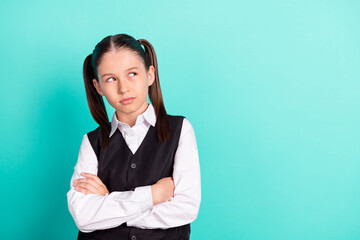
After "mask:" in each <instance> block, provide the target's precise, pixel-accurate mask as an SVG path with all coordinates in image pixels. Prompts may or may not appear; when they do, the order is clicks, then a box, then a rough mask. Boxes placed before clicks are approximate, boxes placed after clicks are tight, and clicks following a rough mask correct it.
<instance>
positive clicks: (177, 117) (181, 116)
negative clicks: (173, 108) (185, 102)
mask: <svg viewBox="0 0 360 240" xmlns="http://www.w3.org/2000/svg"><path fill="white" fill-rule="evenodd" d="M168 117H169V119H170V120H178V121H179V120H183V119H184V118H186V117H185V116H183V115H171V114H168Z"/></svg>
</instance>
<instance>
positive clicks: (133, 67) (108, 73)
mask: <svg viewBox="0 0 360 240" xmlns="http://www.w3.org/2000/svg"><path fill="white" fill-rule="evenodd" d="M135 68H138V67H131V68H128V69H126V70H125V71H129V70H131V69H135ZM106 75H113V74H112V73H104V74H103V75H102V76H101V77H102V78H103V77H105V76H106Z"/></svg>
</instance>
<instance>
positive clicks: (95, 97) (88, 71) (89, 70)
mask: <svg viewBox="0 0 360 240" xmlns="http://www.w3.org/2000/svg"><path fill="white" fill-rule="evenodd" d="M83 77H84V84H85V91H86V98H87V102H88V106H89V109H90V113H91V115H92V117H93V118H94V120H95V121H96V122H97V123H98V124H99V125H100V127H101V130H102V143H103V144H102V149H105V148H106V147H107V146H108V145H109V143H110V138H109V135H110V130H111V126H110V123H109V118H108V115H107V112H106V108H105V104H104V101H103V98H102V96H101V95H100V94H99V93H98V92H97V91H96V88H95V86H94V84H93V79H97V78H96V77H95V74H94V70H93V67H92V54H90V55H88V56H87V57H86V58H85V61H84V66H83Z"/></svg>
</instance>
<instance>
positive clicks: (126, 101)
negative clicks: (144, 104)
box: [120, 97, 135, 104]
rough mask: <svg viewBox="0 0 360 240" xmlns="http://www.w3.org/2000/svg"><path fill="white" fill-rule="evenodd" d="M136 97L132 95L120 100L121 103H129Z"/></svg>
mask: <svg viewBox="0 0 360 240" xmlns="http://www.w3.org/2000/svg"><path fill="white" fill-rule="evenodd" d="M134 99H135V98H134V97H130V98H125V99H123V100H121V101H120V103H122V104H129V103H132V102H133V101H134Z"/></svg>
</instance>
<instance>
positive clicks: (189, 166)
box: [67, 118, 201, 232]
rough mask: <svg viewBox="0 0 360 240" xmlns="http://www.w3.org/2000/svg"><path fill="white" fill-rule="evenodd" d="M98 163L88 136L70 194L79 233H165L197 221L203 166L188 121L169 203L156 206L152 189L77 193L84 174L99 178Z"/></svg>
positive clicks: (181, 139) (69, 205)
mask: <svg viewBox="0 0 360 240" xmlns="http://www.w3.org/2000/svg"><path fill="white" fill-rule="evenodd" d="M97 163H98V161H97V158H96V154H95V153H94V151H93V149H92V147H91V145H90V142H89V139H88V138H87V135H86V134H85V135H84V137H83V141H82V143H81V147H80V151H79V155H78V161H77V163H76V165H75V167H74V174H73V176H72V178H71V182H70V191H69V192H68V193H67V199H68V207H69V211H70V213H71V215H72V216H73V218H74V220H75V223H76V225H77V227H78V228H79V230H80V231H82V232H92V231H95V230H98V229H108V228H113V227H116V226H119V225H121V224H122V223H124V222H127V225H128V226H134V227H138V228H146V229H154V228H162V229H166V228H170V227H176V226H181V225H184V224H187V223H190V222H192V221H194V220H195V219H196V217H197V215H198V211H199V207H200V201H201V182H200V165H199V157H198V150H197V144H196V139H195V133H194V130H193V128H192V126H191V124H190V122H189V121H188V120H187V119H186V118H184V122H183V127H182V131H181V136H180V140H179V145H178V149H177V151H176V153H175V159H174V171H173V180H174V184H175V190H174V197H173V198H171V199H170V200H169V201H167V202H163V203H159V204H157V205H153V200H152V193H151V186H140V187H137V188H135V191H122V192H119V191H118V192H117V191H114V192H112V193H110V194H108V193H106V194H105V195H98V194H87V195H85V194H84V193H82V192H79V191H76V190H75V188H74V187H73V182H74V180H75V179H79V178H82V176H81V175H80V174H81V172H87V173H92V174H94V175H96V174H97V166H98V165H97Z"/></svg>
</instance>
